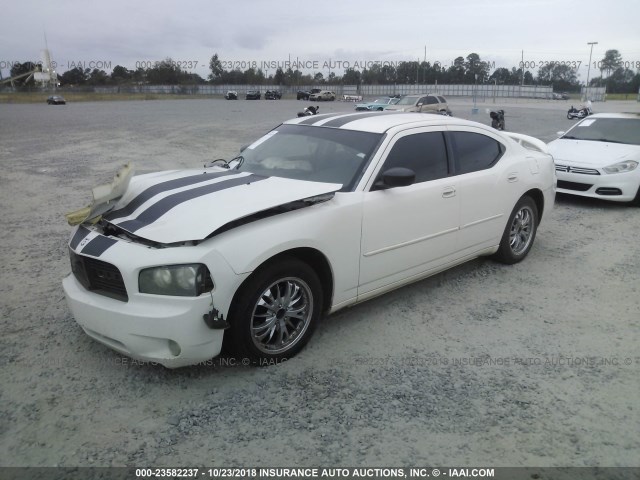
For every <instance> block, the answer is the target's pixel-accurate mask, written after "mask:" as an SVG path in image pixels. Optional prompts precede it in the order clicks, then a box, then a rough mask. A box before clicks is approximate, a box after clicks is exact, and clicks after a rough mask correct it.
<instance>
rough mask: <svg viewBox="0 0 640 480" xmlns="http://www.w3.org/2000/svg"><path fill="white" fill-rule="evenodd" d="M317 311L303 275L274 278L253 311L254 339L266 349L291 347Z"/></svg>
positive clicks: (271, 351)
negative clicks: (314, 308)
mask: <svg viewBox="0 0 640 480" xmlns="http://www.w3.org/2000/svg"><path fill="white" fill-rule="evenodd" d="M312 314H313V295H312V294H311V289H310V288H309V285H307V284H306V282H304V281H303V280H301V279H300V278H295V277H287V278H282V279H280V280H277V281H275V282H273V283H272V284H271V285H269V286H268V287H267V288H266V289H265V290H264V291H263V292H262V294H261V295H260V297H259V298H258V301H257V302H256V305H255V306H254V307H253V313H252V314H251V339H252V340H253V344H254V345H255V346H256V347H257V348H258V350H260V351H261V352H263V353H269V354H272V355H276V354H279V353H283V352H286V351H287V350H289V349H291V348H292V347H293V346H294V345H295V344H296V343H298V341H299V340H300V339H301V338H302V337H303V336H304V333H305V332H306V331H307V328H308V327H309V323H310V321H311V316H312Z"/></svg>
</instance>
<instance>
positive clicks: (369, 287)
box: [358, 127, 459, 300]
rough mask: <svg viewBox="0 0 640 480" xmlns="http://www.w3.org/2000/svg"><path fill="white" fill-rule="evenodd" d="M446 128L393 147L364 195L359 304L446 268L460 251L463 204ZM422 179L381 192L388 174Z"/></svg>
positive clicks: (424, 131) (403, 136)
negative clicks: (407, 172) (399, 171)
mask: <svg viewBox="0 0 640 480" xmlns="http://www.w3.org/2000/svg"><path fill="white" fill-rule="evenodd" d="M441 130H442V129H441V127H440V128H438V127H425V128H419V129H410V130H408V131H405V132H402V133H398V134H396V135H395V137H394V138H393V139H392V141H391V142H390V143H389V145H388V146H387V148H386V149H385V152H384V154H383V159H382V161H381V162H380V167H379V168H378V169H377V170H376V172H375V173H374V174H373V178H372V179H371V181H370V182H369V184H368V190H369V191H367V192H365V193H364V195H363V218H362V239H361V257H360V280H359V288H358V299H359V300H360V299H364V298H367V297H369V296H373V295H376V294H378V293H381V292H382V291H384V290H386V289H389V288H392V287H395V286H397V285H398V284H401V283H403V282H406V281H409V280H411V279H413V278H416V277H418V276H420V275H421V274H423V273H425V272H427V271H430V270H433V269H437V267H438V266H440V265H443V264H445V263H446V262H447V261H448V259H450V258H451V256H452V254H453V253H454V252H455V251H456V248H457V231H458V220H459V201H458V197H457V194H456V185H455V182H454V180H455V179H454V178H453V177H451V176H450V172H451V171H452V165H451V164H450V162H449V157H448V153H447V149H446V145H445V141H444V134H443V132H442V131H441ZM394 167H405V168H409V169H411V170H413V171H414V172H415V173H416V179H415V182H414V183H413V184H412V185H409V186H405V187H394V188H388V189H376V187H375V186H373V185H375V183H376V182H378V181H379V180H380V179H381V175H382V173H383V172H384V171H386V170H388V169H390V168H394Z"/></svg>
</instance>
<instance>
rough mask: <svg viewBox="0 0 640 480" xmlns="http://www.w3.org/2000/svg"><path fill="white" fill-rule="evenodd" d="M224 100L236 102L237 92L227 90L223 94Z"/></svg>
mask: <svg viewBox="0 0 640 480" xmlns="http://www.w3.org/2000/svg"><path fill="white" fill-rule="evenodd" d="M224 98H226V99H227V100H237V99H238V92H236V91H235V90H229V91H227V93H225V94H224Z"/></svg>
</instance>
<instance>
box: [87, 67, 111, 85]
mask: <svg viewBox="0 0 640 480" xmlns="http://www.w3.org/2000/svg"><path fill="white" fill-rule="evenodd" d="M110 80H111V79H110V77H109V75H108V74H107V72H105V71H104V70H98V69H97V68H94V69H93V70H92V71H91V73H90V74H89V78H88V79H87V83H88V84H89V85H106V84H108V83H110Z"/></svg>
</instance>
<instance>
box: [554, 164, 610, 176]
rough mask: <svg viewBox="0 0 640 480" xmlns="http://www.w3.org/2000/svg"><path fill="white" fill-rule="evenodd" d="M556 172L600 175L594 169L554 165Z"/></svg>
mask: <svg viewBox="0 0 640 480" xmlns="http://www.w3.org/2000/svg"><path fill="white" fill-rule="evenodd" d="M556 172H565V173H581V174H582V175H600V172H599V171H598V170H596V169H595V168H582V167H570V166H569V165H556Z"/></svg>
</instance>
